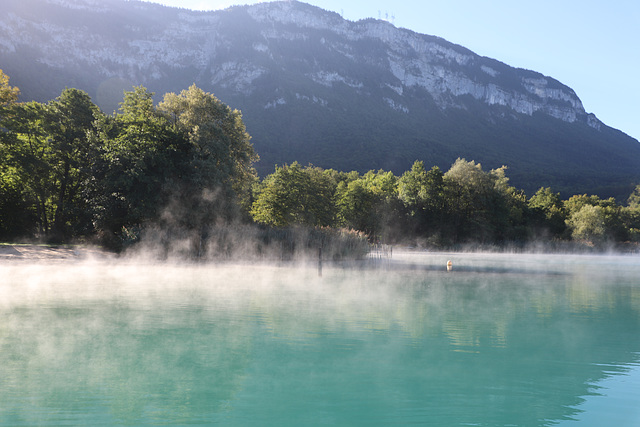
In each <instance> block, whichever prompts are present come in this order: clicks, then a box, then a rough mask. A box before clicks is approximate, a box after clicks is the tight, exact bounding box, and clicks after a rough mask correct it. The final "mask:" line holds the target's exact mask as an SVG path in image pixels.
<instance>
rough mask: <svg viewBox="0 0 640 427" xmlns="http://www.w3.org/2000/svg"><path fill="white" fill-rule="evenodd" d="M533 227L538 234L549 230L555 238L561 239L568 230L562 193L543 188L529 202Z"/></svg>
mask: <svg viewBox="0 0 640 427" xmlns="http://www.w3.org/2000/svg"><path fill="white" fill-rule="evenodd" d="M528 206H529V209H530V210H531V218H530V222H531V226H533V227H535V228H536V229H537V231H538V232H540V231H541V230H547V232H548V233H549V234H550V235H551V236H553V237H561V236H562V234H563V233H564V232H565V230H566V224H565V220H566V214H565V209H564V205H563V202H562V199H561V198H560V193H554V192H553V191H552V190H551V188H549V187H546V188H543V187H541V188H540V189H539V190H538V191H537V192H536V194H534V195H533V196H531V198H530V199H529V202H528ZM543 232H544V231H543Z"/></svg>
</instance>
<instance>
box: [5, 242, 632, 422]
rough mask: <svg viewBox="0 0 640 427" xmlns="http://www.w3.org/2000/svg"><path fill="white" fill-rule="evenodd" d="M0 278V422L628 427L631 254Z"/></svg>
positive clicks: (44, 272) (67, 268)
mask: <svg viewBox="0 0 640 427" xmlns="http://www.w3.org/2000/svg"><path fill="white" fill-rule="evenodd" d="M447 259H452V261H453V265H454V267H453V271H452V272H449V273H448V272H447V271H446V264H445V263H446V261H447ZM0 277H2V278H4V280H3V282H2V283H0V378H1V381H2V387H0V402H1V403H0V425H61V424H66V425H91V424H97V423H103V424H132V425H139V424H181V425H184V424H212V423H221V424H224V425H319V424H320V425H321V424H332V425H334V424H337V425H354V424H373V425H394V424H395V425H397V424H410V423H420V424H430V425H555V424H557V423H561V424H562V425H565V424H572V423H575V421H572V420H578V421H579V422H580V423H581V424H580V425H599V421H598V420H600V421H601V420H603V419H616V420H617V422H616V423H615V424H616V425H637V424H638V422H639V421H640V411H639V410H638V409H637V404H636V402H637V400H638V398H640V394H639V391H640V369H638V363H640V260H638V259H637V258H635V257H614V256H608V257H605V256H602V257H572V258H567V257H560V256H517V255H501V256H497V255H491V256H490V255H472V254H466V255H462V254H432V255H424V254H421V255H419V254H395V253H394V259H393V260H392V261H391V262H385V263H384V264H383V265H378V266H376V265H373V266H371V265H368V266H357V265H356V266H349V267H341V266H332V267H328V266H325V268H324V269H323V274H322V277H318V275H317V271H316V270H315V266H310V267H308V268H307V267H306V266H299V267H292V266H275V267H274V266H259V265H229V264H225V265H216V266H176V265H142V266H136V265H132V264H121V265H117V266H116V265H107V264H93V265H91V264H68V265H64V266H61V265H47V264H42V265H33V266H28V265H26V264H0Z"/></svg>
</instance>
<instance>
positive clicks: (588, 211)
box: [567, 204, 607, 243]
mask: <svg viewBox="0 0 640 427" xmlns="http://www.w3.org/2000/svg"><path fill="white" fill-rule="evenodd" d="M567 225H568V226H569V227H570V229H571V235H572V237H573V238H574V239H576V240H586V241H589V242H592V243H602V242H603V241H604V240H605V238H606V237H607V226H606V220H605V211H604V208H603V207H602V206H598V205H595V206H594V205H591V204H585V205H583V206H582V207H581V208H580V209H579V210H577V211H575V212H573V213H572V214H571V216H570V217H569V219H568V220H567Z"/></svg>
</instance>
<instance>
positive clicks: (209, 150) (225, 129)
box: [158, 85, 258, 216]
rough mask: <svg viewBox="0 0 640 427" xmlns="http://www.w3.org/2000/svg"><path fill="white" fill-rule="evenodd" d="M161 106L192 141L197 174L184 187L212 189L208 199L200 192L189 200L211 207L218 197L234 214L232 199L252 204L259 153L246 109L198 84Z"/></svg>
mask: <svg viewBox="0 0 640 427" xmlns="http://www.w3.org/2000/svg"><path fill="white" fill-rule="evenodd" d="M158 109H159V111H160V112H162V113H163V114H165V116H166V117H167V118H168V119H169V120H170V121H171V122H172V123H173V124H174V126H175V129H176V130H177V131H178V132H181V133H182V134H183V136H184V137H185V138H186V139H187V140H188V142H189V144H190V159H189V164H190V167H191V168H193V170H194V171H196V173H193V174H192V175H191V176H190V180H189V182H188V183H186V184H187V187H186V188H188V189H189V190H190V191H189V193H190V192H191V191H192V190H193V189H194V188H198V189H200V190H202V189H205V190H206V192H207V193H208V194H209V196H207V197H205V198H204V199H202V198H199V197H200V196H201V195H202V194H201V193H200V194H191V196H193V197H191V203H196V204H204V205H208V206H213V205H215V204H216V203H212V202H218V203H217V204H218V205H220V206H219V208H224V209H225V210H226V212H225V213H226V215H227V216H228V215H233V214H234V213H235V212H234V210H233V209H232V208H233V205H234V204H231V203H227V201H229V200H234V202H235V201H237V202H239V204H240V205H241V206H242V207H244V208H245V209H248V208H249V206H250V202H251V188H252V186H253V184H254V183H255V181H256V179H257V178H256V172H255V169H254V168H253V163H254V162H256V161H257V160H258V156H257V154H256V153H255V151H254V149H253V145H252V144H251V137H250V136H249V134H248V133H247V131H246V128H245V125H244V122H243V121H242V113H241V112H240V111H238V110H232V109H231V108H230V107H229V106H228V105H226V104H224V103H223V102H222V101H220V100H219V99H218V98H216V97H215V96H214V95H213V94H210V93H207V92H205V91H203V90H202V89H200V88H198V87H196V86H195V85H192V86H191V87H189V89H186V90H183V91H182V92H181V93H180V94H175V93H168V94H166V95H165V96H164V99H163V101H162V102H161V103H160V104H159V105H158ZM182 194H184V192H183V193H182ZM206 199H210V200H206ZM220 202H223V203H220ZM210 213H211V212H210Z"/></svg>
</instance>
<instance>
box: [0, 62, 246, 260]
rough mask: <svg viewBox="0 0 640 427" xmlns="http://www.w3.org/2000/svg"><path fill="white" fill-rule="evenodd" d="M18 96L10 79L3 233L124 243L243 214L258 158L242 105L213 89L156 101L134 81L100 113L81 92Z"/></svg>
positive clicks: (2, 169) (0, 186)
mask: <svg viewBox="0 0 640 427" xmlns="http://www.w3.org/2000/svg"><path fill="white" fill-rule="evenodd" d="M3 75H4V74H3ZM12 93H13V92H12V88H10V87H9V86H8V82H7V81H5V82H4V84H3V90H2V96H3V98H2V116H1V119H2V127H3V131H2V140H1V145H0V154H1V155H2V163H1V164H0V192H1V196H2V197H1V200H2V203H1V205H0V237H2V238H4V239H7V238H9V239H10V238H16V237H34V236H35V237H38V238H42V239H46V240H49V241H57V242H61V241H69V240H71V239H75V238H92V237H95V236H98V237H99V238H100V240H101V242H102V243H103V244H107V245H109V246H112V247H115V248H118V247H120V246H121V245H122V243H123V242H126V241H127V240H128V239H131V238H134V239H135V238H137V237H138V236H139V232H140V230H141V229H142V228H143V227H144V226H146V225H149V224H152V223H153V224H157V225H160V226H163V227H169V228H171V227H174V228H180V229H184V230H195V231H199V230H200V231H201V230H206V229H207V227H208V226H209V225H211V224H214V223H216V222H217V221H227V220H230V219H231V218H236V217H238V215H239V214H240V213H241V212H242V211H243V210H245V211H246V208H245V209H243V207H242V205H243V204H244V205H245V206H246V205H247V204H248V203H249V197H250V190H251V186H252V185H253V182H254V181H255V180H256V175H255V172H254V169H253V166H252V165H253V162H254V161H256V160H257V155H256V154H255V153H254V150H253V146H252V145H251V143H250V137H249V135H248V134H247V132H246V130H245V128H244V123H243V122H242V117H241V114H240V112H239V111H237V110H232V109H230V108H229V107H228V106H227V105H225V104H223V103H222V102H220V101H219V100H218V99H217V98H216V97H214V96H213V95H211V94H209V93H205V92H203V91H202V90H200V89H198V88H197V87H195V86H192V87H190V88H189V89H187V90H185V91H183V92H182V93H180V94H173V93H169V94H166V95H165V97H164V101H163V102H161V103H160V104H159V105H158V106H157V107H155V106H154V104H153V101H152V96H153V94H152V93H150V92H148V91H147V90H146V89H145V88H143V87H136V88H135V89H134V90H133V91H130V92H126V93H125V96H124V101H123V102H122V104H121V108H120V112H119V113H118V114H114V115H104V114H103V113H102V112H101V111H100V110H99V109H98V108H97V107H96V106H95V105H94V104H93V103H92V102H91V99H90V98H89V96H88V95H87V94H86V93H85V92H82V91H80V90H77V89H65V90H64V91H63V92H62V94H61V95H60V96H59V97H58V98H56V99H55V100H52V101H50V102H48V103H46V104H41V103H37V102H29V103H17V102H16V98H15V96H13V95H11V94H12ZM5 94H8V95H5Z"/></svg>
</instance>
